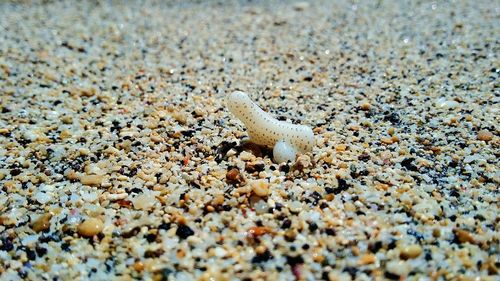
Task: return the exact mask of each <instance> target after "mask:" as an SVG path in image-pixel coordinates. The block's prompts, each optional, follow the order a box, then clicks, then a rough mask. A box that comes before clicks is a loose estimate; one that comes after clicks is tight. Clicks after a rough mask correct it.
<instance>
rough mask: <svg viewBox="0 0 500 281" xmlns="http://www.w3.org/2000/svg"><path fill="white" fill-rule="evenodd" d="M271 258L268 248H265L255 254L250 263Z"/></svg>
mask: <svg viewBox="0 0 500 281" xmlns="http://www.w3.org/2000/svg"><path fill="white" fill-rule="evenodd" d="M272 258H273V255H271V252H269V250H266V251H265V252H264V253H262V254H257V255H255V257H253V258H252V263H261V262H266V261H268V260H270V259H272Z"/></svg>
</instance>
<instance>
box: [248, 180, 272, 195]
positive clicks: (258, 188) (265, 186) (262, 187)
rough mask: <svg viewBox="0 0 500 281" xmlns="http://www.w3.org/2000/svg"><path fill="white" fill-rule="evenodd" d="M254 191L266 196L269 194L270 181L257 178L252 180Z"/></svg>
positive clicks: (256, 193)
mask: <svg viewBox="0 0 500 281" xmlns="http://www.w3.org/2000/svg"><path fill="white" fill-rule="evenodd" d="M252 191H253V192H254V193H255V195H257V196H260V197H266V196H267V195H268V194H269V183H267V181H265V180H256V181H253V182H252Z"/></svg>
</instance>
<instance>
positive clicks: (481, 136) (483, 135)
mask: <svg viewBox="0 0 500 281" xmlns="http://www.w3.org/2000/svg"><path fill="white" fill-rule="evenodd" d="M477 139H478V140H482V141H486V142H488V141H490V140H492V139H493V134H492V133H491V132H490V131H487V130H481V131H479V132H478V133H477Z"/></svg>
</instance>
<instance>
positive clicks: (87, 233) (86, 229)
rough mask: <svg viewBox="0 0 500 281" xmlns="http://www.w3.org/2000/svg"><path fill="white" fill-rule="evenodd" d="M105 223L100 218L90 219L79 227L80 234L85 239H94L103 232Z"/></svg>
mask: <svg viewBox="0 0 500 281" xmlns="http://www.w3.org/2000/svg"><path fill="white" fill-rule="evenodd" d="M103 228H104V224H103V222H102V221H101V220H100V219H98V218H88V219H86V220H85V221H83V222H82V223H80V224H79V225H78V227H77V231H78V234H80V235H82V236H84V237H92V236H94V235H97V234H99V233H101V232H102V230H103Z"/></svg>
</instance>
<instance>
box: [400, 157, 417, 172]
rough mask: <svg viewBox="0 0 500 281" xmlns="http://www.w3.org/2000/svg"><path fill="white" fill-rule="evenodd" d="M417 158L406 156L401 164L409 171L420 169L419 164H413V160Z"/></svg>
mask: <svg viewBox="0 0 500 281" xmlns="http://www.w3.org/2000/svg"><path fill="white" fill-rule="evenodd" d="M414 160H415V158H405V159H404V160H403V161H401V166H403V167H404V168H406V169H407V170H408V171H418V168H417V166H415V165H414V164H413V161H414Z"/></svg>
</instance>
